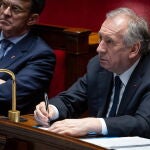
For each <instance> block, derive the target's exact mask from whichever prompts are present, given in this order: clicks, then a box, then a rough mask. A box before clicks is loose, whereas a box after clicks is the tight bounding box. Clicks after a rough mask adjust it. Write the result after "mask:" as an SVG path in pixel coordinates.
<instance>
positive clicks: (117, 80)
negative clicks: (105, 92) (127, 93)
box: [109, 76, 121, 117]
mask: <svg viewBox="0 0 150 150" xmlns="http://www.w3.org/2000/svg"><path fill="white" fill-rule="evenodd" d="M120 88H121V80H120V78H119V76H116V77H115V93H114V100H113V105H112V107H111V110H110V113H109V117H114V116H115V115H116V110H117V106H118V103H119V95H120Z"/></svg>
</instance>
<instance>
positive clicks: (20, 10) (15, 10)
mask: <svg viewBox="0 0 150 150" xmlns="http://www.w3.org/2000/svg"><path fill="white" fill-rule="evenodd" d="M12 11H13V12H22V9H20V8H19V7H16V6H13V7H12Z"/></svg>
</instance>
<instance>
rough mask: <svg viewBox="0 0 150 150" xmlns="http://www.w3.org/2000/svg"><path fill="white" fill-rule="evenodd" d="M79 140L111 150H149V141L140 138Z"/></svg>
mask: <svg viewBox="0 0 150 150" xmlns="http://www.w3.org/2000/svg"><path fill="white" fill-rule="evenodd" d="M80 140H82V141H85V142H88V143H92V144H95V145H98V146H101V147H105V148H107V149H111V150H150V139H146V138H141V137H137V136H135V137H119V138H118V137H106V138H103V137H102V138H101V137H95V138H93V137H92V138H81V139H80Z"/></svg>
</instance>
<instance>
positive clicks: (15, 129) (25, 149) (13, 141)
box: [0, 115, 104, 150]
mask: <svg viewBox="0 0 150 150" xmlns="http://www.w3.org/2000/svg"><path fill="white" fill-rule="evenodd" d="M22 118H23V119H26V121H23V122H19V123H14V122H11V121H9V120H8V119H7V118H5V117H1V118H0V136H1V143H2V144H3V145H4V148H3V149H4V150H19V149H21V150H104V148H102V147H99V146H96V145H93V144H90V143H86V142H83V141H80V140H79V139H77V138H72V137H69V136H62V135H58V134H55V133H51V132H48V131H45V130H42V129H38V128H35V127H33V126H35V125H37V124H36V122H35V120H34V118H33V115H25V116H22ZM4 141H5V143H4Z"/></svg>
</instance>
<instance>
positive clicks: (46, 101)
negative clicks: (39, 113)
mask: <svg viewBox="0 0 150 150" xmlns="http://www.w3.org/2000/svg"><path fill="white" fill-rule="evenodd" d="M44 100H45V107H46V111H47V113H48V114H49V109H48V104H49V102H48V95H47V93H45V94H44ZM48 124H49V125H50V118H48Z"/></svg>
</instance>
